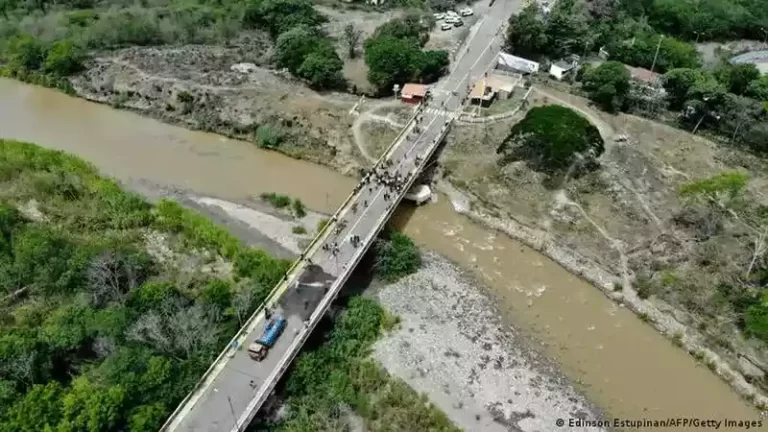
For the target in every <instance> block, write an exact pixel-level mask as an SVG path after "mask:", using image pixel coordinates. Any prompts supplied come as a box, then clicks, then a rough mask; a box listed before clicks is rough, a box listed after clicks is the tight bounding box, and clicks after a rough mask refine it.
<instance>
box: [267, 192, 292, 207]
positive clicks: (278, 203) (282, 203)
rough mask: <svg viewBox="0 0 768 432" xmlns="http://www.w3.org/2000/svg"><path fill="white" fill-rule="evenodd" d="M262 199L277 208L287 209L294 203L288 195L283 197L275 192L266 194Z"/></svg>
mask: <svg viewBox="0 0 768 432" xmlns="http://www.w3.org/2000/svg"><path fill="white" fill-rule="evenodd" d="M260 197H261V199H262V200H264V201H266V202H268V203H270V204H271V205H272V207H275V208H286V207H288V206H289V205H291V203H292V202H293V201H292V200H291V197H289V196H288V195H281V194H277V193H274V192H264V193H263V194H261V195H260Z"/></svg>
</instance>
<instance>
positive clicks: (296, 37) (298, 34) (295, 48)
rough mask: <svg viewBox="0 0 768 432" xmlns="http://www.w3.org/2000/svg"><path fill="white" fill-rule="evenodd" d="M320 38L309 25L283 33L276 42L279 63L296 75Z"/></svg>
mask: <svg viewBox="0 0 768 432" xmlns="http://www.w3.org/2000/svg"><path fill="white" fill-rule="evenodd" d="M318 43H319V42H318V38H317V35H316V34H315V32H314V31H313V30H312V29H310V28H309V27H307V26H304V25H299V26H296V27H294V28H292V29H290V30H288V31H287V32H285V33H283V34H281V35H280V36H279V37H278V38H277V42H276V43H275V52H276V57H277V65H278V66H279V67H284V68H287V69H288V70H289V71H291V73H292V74H294V75H296V74H297V73H298V71H299V68H300V67H301V64H302V63H303V62H304V59H305V58H306V57H307V56H308V55H309V53H311V52H312V51H314V50H315V49H316V48H317V45H318Z"/></svg>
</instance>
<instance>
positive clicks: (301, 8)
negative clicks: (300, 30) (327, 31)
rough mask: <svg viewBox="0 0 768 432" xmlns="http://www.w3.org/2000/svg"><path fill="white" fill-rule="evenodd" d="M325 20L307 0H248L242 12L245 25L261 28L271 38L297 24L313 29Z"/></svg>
mask: <svg viewBox="0 0 768 432" xmlns="http://www.w3.org/2000/svg"><path fill="white" fill-rule="evenodd" d="M325 21H326V19H325V17H323V16H322V15H320V14H319V13H318V12H317V11H316V10H315V8H314V7H313V6H312V2H310V1H309V0H250V1H249V2H248V4H247V5H246V7H245V12H244V14H243V24H244V25H245V26H246V27H251V28H263V29H265V30H267V31H268V32H269V34H270V35H272V37H273V38H276V37H278V36H279V35H280V34H282V33H284V32H287V31H289V30H291V29H292V28H295V27H297V26H302V25H303V26H306V27H308V28H311V29H314V28H316V27H317V26H319V25H320V24H322V23H324V22H325Z"/></svg>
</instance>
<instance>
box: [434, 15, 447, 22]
mask: <svg viewBox="0 0 768 432" xmlns="http://www.w3.org/2000/svg"><path fill="white" fill-rule="evenodd" d="M432 16H433V17H435V21H440V20H442V19H445V14H443V13H436V14H433V15H432Z"/></svg>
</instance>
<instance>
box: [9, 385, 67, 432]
mask: <svg viewBox="0 0 768 432" xmlns="http://www.w3.org/2000/svg"><path fill="white" fill-rule="evenodd" d="M61 395H62V388H61V385H60V384H59V383H58V382H56V381H52V382H49V383H48V384H46V385H40V384H36V385H34V386H33V387H32V389H31V390H29V391H28V392H27V393H26V394H25V395H24V396H23V397H22V398H21V399H19V400H17V401H16V403H15V404H13V405H12V406H11V407H10V408H8V412H7V413H6V416H5V419H3V420H5V421H4V423H3V424H2V426H4V427H6V429H5V430H8V431H18V432H40V431H50V430H53V428H55V427H56V425H57V424H58V423H59V420H60V419H61Z"/></svg>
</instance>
